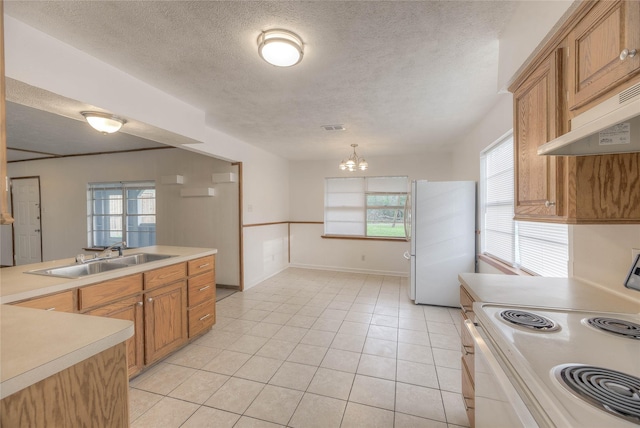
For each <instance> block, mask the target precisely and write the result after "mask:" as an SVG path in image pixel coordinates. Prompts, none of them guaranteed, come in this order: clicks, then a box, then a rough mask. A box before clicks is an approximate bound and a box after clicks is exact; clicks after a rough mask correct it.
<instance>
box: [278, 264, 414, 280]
mask: <svg viewBox="0 0 640 428" xmlns="http://www.w3.org/2000/svg"><path fill="white" fill-rule="evenodd" d="M289 267H293V268H301V269H314V270H332V271H336V272H349V273H362V274H369V275H386V276H400V277H405V278H406V277H408V276H409V274H408V273H407V272H395V271H383V270H371V269H352V268H343V267H337V266H319V265H307V264H298V263H290V264H289Z"/></svg>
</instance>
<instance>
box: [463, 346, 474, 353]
mask: <svg viewBox="0 0 640 428" xmlns="http://www.w3.org/2000/svg"><path fill="white" fill-rule="evenodd" d="M462 349H464V355H473V346H467V345H462Z"/></svg>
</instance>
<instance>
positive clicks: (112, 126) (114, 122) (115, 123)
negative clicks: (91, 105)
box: [80, 111, 127, 135]
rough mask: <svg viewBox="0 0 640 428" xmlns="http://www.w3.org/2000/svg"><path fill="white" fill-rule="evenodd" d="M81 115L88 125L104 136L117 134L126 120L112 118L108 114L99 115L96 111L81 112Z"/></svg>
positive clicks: (112, 116)
mask: <svg viewBox="0 0 640 428" xmlns="http://www.w3.org/2000/svg"><path fill="white" fill-rule="evenodd" d="M80 114H81V115H83V116H84V118H85V119H86V121H87V122H89V125H91V127H92V128H93V129H95V130H96V131H98V132H101V133H103V134H104V135H107V134H113V133H114V132H118V131H119V130H120V128H122V125H124V124H125V123H127V121H126V120H124V119H122V118H120V117H118V116H114V115H112V114H109V113H100V112H98V111H81V112H80Z"/></svg>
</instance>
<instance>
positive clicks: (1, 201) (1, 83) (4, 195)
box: [0, 1, 13, 224]
mask: <svg viewBox="0 0 640 428" xmlns="http://www.w3.org/2000/svg"><path fill="white" fill-rule="evenodd" d="M3 10H4V3H3V2H2V1H0V224H11V223H13V217H11V213H9V194H8V192H7V186H6V185H5V183H6V180H7V125H6V124H7V117H6V116H7V110H6V103H5V91H6V89H5V77H4V74H5V73H4V13H3Z"/></svg>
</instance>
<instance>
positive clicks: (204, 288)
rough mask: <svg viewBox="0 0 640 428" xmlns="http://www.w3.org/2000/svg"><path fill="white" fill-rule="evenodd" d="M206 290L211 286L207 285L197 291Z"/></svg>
mask: <svg viewBox="0 0 640 428" xmlns="http://www.w3.org/2000/svg"><path fill="white" fill-rule="evenodd" d="M207 288H211V286H210V285H207V286H206V287H202V288H201V289H200V290H199V291H204V290H206V289H207Z"/></svg>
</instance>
